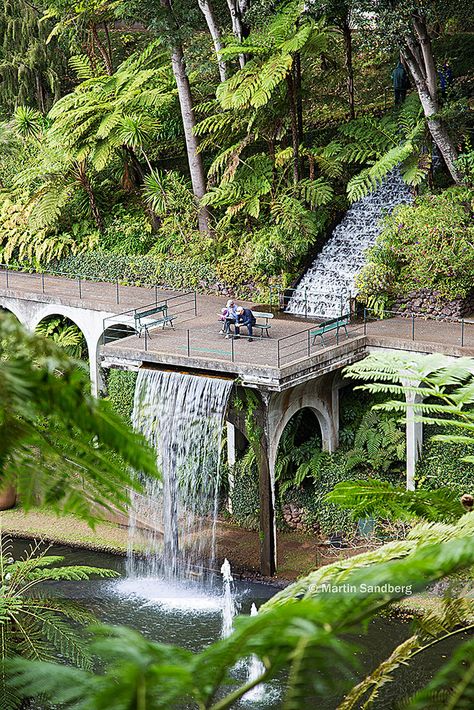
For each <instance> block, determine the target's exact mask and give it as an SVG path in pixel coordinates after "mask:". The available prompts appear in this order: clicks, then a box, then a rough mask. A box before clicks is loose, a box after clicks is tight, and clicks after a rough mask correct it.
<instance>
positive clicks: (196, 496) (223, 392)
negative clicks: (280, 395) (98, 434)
mask: <svg viewBox="0 0 474 710" xmlns="http://www.w3.org/2000/svg"><path fill="white" fill-rule="evenodd" d="M232 385H233V382H232V381H231V380H223V379H218V378H214V377H213V378H211V377H200V376H196V375H187V374H181V373H178V372H163V371H159V370H147V369H141V370H140V371H139V373H138V379H137V384H136V389H135V400H134V410H133V425H134V427H135V429H136V430H137V431H140V432H142V433H143V434H144V436H145V437H146V439H147V440H148V441H149V442H150V443H151V444H152V446H154V448H155V449H156V452H157V460H158V466H159V468H160V470H161V473H162V481H155V480H151V479H148V478H147V479H145V480H144V486H145V495H143V494H134V495H133V500H132V505H131V511H130V540H131V544H130V549H129V555H128V573H129V575H130V576H152V577H157V576H165V577H172V578H176V577H186V576H187V575H189V574H190V573H193V574H195V573H199V572H202V571H204V570H206V569H209V568H210V567H211V566H212V562H213V557H214V543H215V526H216V516H217V503H218V488H219V470H220V456H221V437H222V430H223V424H224V416H225V411H226V407H227V401H228V398H229V395H230V390H231V388H232ZM133 541H134V542H137V541H139V542H141V545H142V547H143V546H144V548H145V553H146V554H145V556H143V555H140V556H139V555H134V554H133V552H132V549H133Z"/></svg>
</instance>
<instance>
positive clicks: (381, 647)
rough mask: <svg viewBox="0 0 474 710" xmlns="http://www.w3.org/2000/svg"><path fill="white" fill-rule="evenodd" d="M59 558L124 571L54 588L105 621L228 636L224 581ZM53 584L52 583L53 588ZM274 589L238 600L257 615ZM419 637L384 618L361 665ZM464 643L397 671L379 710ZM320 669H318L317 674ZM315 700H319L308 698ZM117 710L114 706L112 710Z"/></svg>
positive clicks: (258, 709)
mask: <svg viewBox="0 0 474 710" xmlns="http://www.w3.org/2000/svg"><path fill="white" fill-rule="evenodd" d="M30 544H31V543H30V541H27V540H15V541H14V543H13V554H14V557H15V558H17V557H19V556H20V555H21V554H22V553H23V551H24V550H25V549H27V548H28V547H29V545H30ZM51 554H59V555H64V556H65V558H66V563H67V564H86V565H91V566H97V567H107V568H109V569H114V570H117V571H118V572H119V573H120V574H121V575H123V576H122V577H120V578H118V579H115V580H92V581H88V582H55V583H50V584H48V585H47V588H48V593H49V594H51V593H52V594H55V595H56V594H57V595H60V596H63V597H67V598H69V599H74V600H75V601H76V602H78V603H79V604H81V605H83V606H84V607H85V608H87V609H88V610H90V611H92V612H93V613H94V614H95V615H96V616H97V618H98V619H99V620H100V621H103V622H105V623H108V624H117V625H125V626H130V627H132V628H134V629H137V630H138V631H140V632H141V633H142V634H144V635H145V636H146V637H148V638H150V639H153V640H156V641H159V642H162V643H170V644H175V645H180V646H184V647H186V648H188V649H190V650H193V651H199V650H200V649H202V648H203V647H205V646H206V645H207V644H209V643H212V642H213V641H215V640H217V639H218V638H219V637H220V636H221V633H222V624H223V618H222V606H223V585H222V580H221V579H220V578H216V579H215V580H214V581H213V584H212V586H211V587H210V588H209V589H207V590H206V591H204V590H203V588H202V584H201V583H200V582H199V581H190V582H187V583H179V584H178V583H176V584H175V583H173V584H170V583H168V582H164V581H163V580H156V579H141V580H137V579H130V578H126V577H125V562H126V560H125V558H124V557H121V556H118V555H113V554H107V553H103V552H94V551H90V550H79V549H76V548H69V547H66V546H61V545H55V546H54V547H52V548H51ZM45 586H46V585H45ZM276 591H277V590H276V588H275V587H273V586H271V585H266V584H259V583H254V582H246V581H239V580H236V581H235V582H234V599H235V601H236V605H237V608H238V610H239V613H242V614H249V613H250V609H251V606H252V604H253V603H254V604H255V605H256V606H257V608H258V607H260V605H261V604H263V603H264V602H265V601H266V600H267V599H269V598H270V597H271V596H272V595H273V594H274V593H275V592H276ZM410 633H411V624H409V623H406V622H401V621H398V620H393V619H385V618H381V619H377V620H376V621H374V622H373V623H372V624H371V625H370V626H369V629H368V632H367V634H366V635H361V636H359V637H357V638H355V639H352V640H353V641H354V642H355V643H356V644H358V645H359V647H360V649H361V650H360V651H358V652H357V654H358V655H359V657H360V663H361V667H362V668H363V669H364V671H367V672H369V671H370V670H372V669H373V668H375V667H376V665H377V664H378V663H379V662H380V661H381V660H383V659H384V658H387V657H388V656H389V655H390V653H391V652H392V650H393V649H394V648H395V646H396V645H397V644H399V643H401V642H402V641H403V640H404V639H406V638H407V637H408V636H409V635H410ZM460 640H461V639H460V638H458V637H455V638H454V639H450V640H449V641H446V642H444V643H443V644H439V645H437V646H436V647H434V648H433V649H430V651H428V652H425V653H424V654H421V655H420V656H419V657H418V658H417V662H416V663H413V664H412V665H411V666H408V667H404V668H402V669H400V670H399V671H397V673H396V676H395V681H394V682H393V683H389V684H388V685H387V686H386V688H385V689H383V691H382V692H381V694H380V699H379V701H378V702H377V704H376V705H375V706H374V707H376V708H378V709H380V710H381V709H382V708H384V709H385V710H386V709H387V708H394V707H396V705H397V704H398V701H399V700H400V698H404V697H407V696H410V695H411V694H413V693H414V692H416V690H418V689H419V688H420V687H421V686H422V684H423V683H424V682H426V681H427V680H429V678H431V677H432V675H433V673H434V672H435V671H436V670H437V669H438V668H439V667H440V665H441V664H442V663H443V662H444V661H445V660H446V659H447V658H449V657H450V655H451V653H452V651H453V650H454V649H455V647H456V645H457V644H458V643H459V642H460ZM315 672H317V669H315ZM247 673H248V669H247V668H245V667H243V668H240V669H237V670H236V677H237V678H239V680H242V681H244V680H245V678H246V676H247ZM283 685H284V679H283V678H282V677H280V678H277V679H276V680H275V681H273V682H272V683H271V684H268V685H267V686H266V687H265V689H264V691H263V693H261V697H259V698H258V699H256V700H253V701H242V702H241V703H240V704H239V705H236V706H235V707H239V708H255V710H269V709H270V708H279V707H280V704H281V703H280V699H281V697H282V688H283ZM308 700H309V701H311V699H310V698H309V699H308ZM336 706H337V702H336V700H335V699H330V698H328V699H327V700H326V701H324V702H321V701H318V704H317V707H318V708H319V709H321V710H333V709H334V708H335V707H336ZM111 710H113V708H111Z"/></svg>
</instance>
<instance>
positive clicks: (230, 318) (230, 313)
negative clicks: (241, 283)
mask: <svg viewBox="0 0 474 710" xmlns="http://www.w3.org/2000/svg"><path fill="white" fill-rule="evenodd" d="M225 309H226V311H227V315H226V317H225V321H224V327H223V332H224V333H225V337H226V338H230V333H231V331H230V327H231V325H235V324H236V323H237V310H238V309H237V306H236V305H235V301H233V300H232V299H230V300H229V301H227V303H226V306H225Z"/></svg>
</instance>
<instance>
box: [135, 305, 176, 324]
mask: <svg viewBox="0 0 474 710" xmlns="http://www.w3.org/2000/svg"><path fill="white" fill-rule="evenodd" d="M159 314H161V315H162V316H163V317H164V318H165V317H166V316H167V314H168V306H154V308H148V309H147V310H146V311H140V313H135V320H138V321H139V320H141V319H142V318H148V316H155V315H159Z"/></svg>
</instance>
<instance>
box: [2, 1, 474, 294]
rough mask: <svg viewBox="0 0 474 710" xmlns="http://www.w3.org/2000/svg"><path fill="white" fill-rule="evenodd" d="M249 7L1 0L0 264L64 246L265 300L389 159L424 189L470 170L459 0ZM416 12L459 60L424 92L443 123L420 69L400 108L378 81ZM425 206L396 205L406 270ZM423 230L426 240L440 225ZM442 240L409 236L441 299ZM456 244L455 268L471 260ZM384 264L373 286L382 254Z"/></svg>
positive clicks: (111, 271)
mask: <svg viewBox="0 0 474 710" xmlns="http://www.w3.org/2000/svg"><path fill="white" fill-rule="evenodd" d="M231 4H232V3H231ZM241 4H242V8H241V9H240V10H238V11H236V13H235V12H234V14H233V15H231V13H230V12H229V7H230V5H229V3H226V2H224V0H219V1H218V2H216V1H214V3H213V7H212V8H211V7H210V5H209V8H210V9H209V12H210V15H209V14H207V15H206V12H207V10H206V8H207V7H208V3H207V2H204V1H202V2H201V1H200V2H198V0H192V2H191V0H190V2H188V3H184V2H182V1H181V0H175V1H174V3H173V7H172V12H170V8H171V5H170V4H169V3H167V2H162V3H157V2H156V3H151V2H144V3H139V4H137V3H135V2H130V1H129V0H123V1H121V2H108V0H105V2H95V0H94V1H91V2H89V1H88V2H85V3H80V4H77V5H74V6H71V5H70V4H69V3H64V2H63V1H62V0H40V1H39V2H38V3H35V4H34V6H33V5H32V4H31V3H28V2H25V1H24V0H9V2H7V3H6V4H5V7H4V9H3V10H2V11H1V12H0V28H1V29H3V30H4V31H3V43H2V46H1V48H0V76H1V81H0V157H1V161H2V174H1V176H0V187H1V191H0V258H1V259H2V260H3V261H6V262H9V263H13V264H18V263H21V264H27V265H33V266H36V267H38V266H46V265H49V266H50V267H51V266H52V265H56V266H58V267H59V268H62V267H63V263H64V261H65V264H66V267H67V265H68V264H69V265H70V268H71V269H73V268H74V269H76V273H84V272H85V273H91V275H93V276H95V277H99V276H100V275H102V274H106V275H107V276H111V277H112V278H114V277H115V276H117V277H119V278H120V279H121V280H122V279H123V280H124V282H126V283H151V282H152V283H153V285H154V284H155V283H158V284H160V285H169V286H172V287H175V288H176V287H183V288H185V287H189V286H196V287H197V288H199V289H202V290H215V289H219V288H221V287H224V288H228V287H231V288H234V291H235V292H238V293H239V295H242V296H247V295H255V296H256V297H257V298H258V297H259V293H262V292H263V291H264V290H265V289H266V288H267V286H268V283H269V281H270V283H271V282H278V283H281V284H282V285H284V286H286V285H288V284H290V283H291V282H292V281H293V280H294V278H295V277H296V276H297V275H298V273H299V272H300V271H301V269H302V267H303V265H304V264H305V263H306V261H307V259H308V257H309V256H310V255H311V254H312V253H314V251H315V250H317V249H318V248H320V245H321V241H322V237H323V236H324V235H325V232H326V230H327V228H328V225H329V224H330V223H331V222H332V220H333V219H334V218H335V217H336V216H337V215H339V214H340V213H341V211H342V210H343V209H344V208H345V207H346V205H347V202H348V200H354V199H358V198H359V197H361V196H362V195H364V194H366V193H367V192H368V191H369V190H371V189H373V188H374V187H375V186H376V185H377V184H378V183H379V182H380V180H382V179H383V177H384V176H385V175H386V174H387V172H388V171H390V170H391V169H392V168H393V167H394V166H396V165H398V164H400V165H401V170H402V174H403V176H404V178H405V179H406V181H407V182H408V183H409V184H411V185H413V186H414V187H415V188H417V189H418V188H419V189H420V190H422V191H423V190H426V189H429V190H432V189H436V185H442V184H443V183H444V184H446V181H447V180H448V181H449V179H451V178H453V179H455V181H456V182H461V181H462V180H469V179H471V178H470V176H471V177H472V162H473V161H472V150H471V144H470V141H469V135H470V132H471V130H472V126H473V117H472V111H470V110H469V100H470V97H471V96H472V81H471V79H472V66H471V65H470V63H469V56H470V55H469V47H470V46H471V43H472V38H471V35H470V34H469V29H470V23H471V22H472V19H470V18H469V16H468V15H466V13H462V12H461V10H460V9H459V8H457V7H455V6H454V5H450V6H449V9H446V6H445V4H444V3H441V2H437V1H436V2H435V3H431V5H430V7H429V8H428V7H425V4H423V7H421V10H420V13H419V14H418V15H416V12H415V9H414V7H412V6H411V5H409V4H407V5H405V4H403V3H401V2H398V1H397V3H395V5H394V6H393V7H389V6H388V5H387V3H385V2H382V1H380V2H377V3H375V5H374V7H373V8H371V10H372V11H373V14H372V22H371V23H367V21H366V12H367V6H366V5H367V3H366V1H365V0H357V2H356V1H354V0H351V1H350V2H345V1H344V2H342V1H341V2H339V1H336V0H335V1H334V2H332V1H331V2H319V0H314V1H313V2H310V3H303V2H302V0H281V1H279V2H276V3H267V2H260V1H257V0H253V2H251V3H248V2H243V3H241ZM242 12H243V13H244V14H243V15H242V16H241V13H242ZM420 22H421V23H422V28H424V29H423V31H426V32H427V33H428V43H426V42H425V43H424V44H423V46H424V47H425V48H426V49H427V51H428V53H431V51H433V56H434V58H433V66H435V64H437V65H438V66H440V65H441V63H442V62H443V61H444V60H446V59H447V60H450V61H451V63H452V67H453V71H454V75H455V82H454V85H453V86H452V87H450V90H449V92H448V94H447V95H446V96H444V97H442V106H441V104H440V97H439V96H438V95H437V93H439V92H438V91H437V88H436V86H435V87H434V88H433V87H431V88H432V91H434V94H435V95H433V97H432V100H433V102H434V104H433V105H434V106H435V108H436V107H438V108H439V107H440V106H441V108H442V110H440V111H438V113H439V119H438V118H436V119H430V118H429V116H428V113H427V109H426V106H425V104H424V103H423V100H422V101H421V102H420V100H419V98H420V97H421V98H423V97H422V92H421V93H420V91H421V90H420V87H419V86H418V84H417V83H416V82H413V91H412V93H411V95H410V96H409V97H408V99H407V101H406V102H405V104H404V106H403V107H401V109H400V110H399V111H393V110H392V97H391V92H390V91H387V86H388V85H389V83H390V73H391V70H392V68H393V65H394V63H395V61H396V58H397V57H398V52H399V50H400V49H402V50H403V49H404V48H406V47H405V45H406V42H407V41H408V40H407V36H408V34H409V35H410V36H411V37H412V40H413V38H414V37H416V41H417V42H420V43H423V42H422V39H420V37H419V36H418V35H417V32H418V31H419V23H420ZM417 23H418V24H417ZM178 28H179V29H178ZM387 28H390V31H388V29H387ZM407 33H408V34H407ZM430 39H433V40H434V41H433V43H432V45H431V43H430V41H429V40H430ZM178 56H179V57H181V58H180V59H179V62H177V63H176V62H174V63H173V62H172V61H171V58H172V57H178ZM471 64H472V62H471ZM178 65H179V67H181V69H182V74H183V76H181V77H179V76H177V74H176V72H177V66H178ZM434 83H435V84H436V77H435V82H434ZM415 89H416V90H415ZM185 94H186V96H185ZM183 101H184V104H183ZM186 102H187V104H186ZM185 104H186V105H188V104H189V106H190V110H189V111H187V112H186V111H185V112H184V113H182V112H181V107H182V106H183V105H185ZM436 110H437V109H436ZM438 113H436V111H435V115H436V116H438ZM433 120H434V121H435V123H436V125H437V130H438V129H439V131H441V134H442V135H443V140H441V139H440V138H439V137H437V135H438V134H437V133H436V132H433V130H432V123H433ZM439 131H438V132H439ZM434 144H437V145H438V149H440V150H441V152H442V153H443V150H442V149H441V148H440V145H441V146H442V145H444V144H447V145H448V144H449V151H448V152H449V155H445V154H444V153H443V155H444V159H445V161H446V165H447V167H448V171H449V173H450V174H451V178H450V177H448V176H447V175H445V176H444V178H443V177H441V176H440V172H442V171H438V174H435V175H434V178H435V183H436V185H435V186H433V182H432V178H433V175H432V171H431V168H432V159H431V156H432V155H433V145H434ZM459 153H461V156H460V157H459V155H458V154H459ZM457 157H459V160H458V162H457V163H456V160H455V158H457ZM186 163H187V164H188V166H187V167H186ZM456 165H457V168H456ZM439 215H440V212H437V214H436V216H434V217H433V220H436V219H437V217H438V216H439ZM453 220H454V221H455V220H456V216H455V215H453ZM420 221H422V217H421V215H420V219H419V220H418V222H416V221H413V222H410V221H409V219H408V217H407V226H406V230H405V231H406V232H407V236H406V238H404V247H403V254H401V255H400V265H399V267H398V269H399V270H400V271H404V268H405V267H404V262H403V259H405V258H407V259H409V258H410V256H411V252H410V250H409V246H408V243H409V242H410V240H412V239H413V238H414V237H413V232H414V231H415V230H417V229H418V227H419V222H420ZM459 226H460V225H459ZM408 233H409V234H408ZM452 236H453V238H454V233H453V235H452ZM422 238H423V239H424V240H425V241H426V244H427V247H429V245H430V244H431V241H430V240H436V238H437V237H436V235H435V236H433V235H431V234H426V236H424V235H422ZM447 241H448V245H447V246H446V249H445V250H444V252H443V258H441V259H440V262H439V263H437V264H436V268H435V269H434V270H433V269H432V268H431V267H432V260H430V259H428V258H427V259H424V257H423V250H418V252H417V254H416V256H417V261H418V264H417V269H416V272H417V273H415V275H414V277H413V278H417V279H418V278H421V277H423V275H424V276H427V275H428V274H433V275H432V277H431V282H432V283H433V284H434V283H435V282H438V281H439V282H440V283H441V288H440V290H441V291H442V292H443V295H444V292H445V291H446V292H447V289H448V286H446V288H445V285H443V284H444V281H445V276H446V273H445V268H444V261H443V259H444V256H449V252H450V249H451V250H452V251H455V250H456V249H457V247H454V246H449V240H447ZM412 251H416V250H414V249H412ZM409 252H410V253H409ZM456 256H457V257H458V262H459V263H457V264H456V267H455V272H454V277H455V279H454V281H456V274H458V273H459V274H460V273H461V270H462V268H463V267H467V268H469V269H470V268H471V264H470V263H468V260H469V259H468V256H467V255H466V258H465V259H464V261H463V262H462V263H461V258H460V254H456ZM139 257H140V258H142V259H143V260H142V261H139V262H138V261H137V262H136V261H135V259H138V258H139ZM120 258H123V259H124V260H125V261H120ZM109 261H110V263H111V265H110V267H109V266H106V265H107V263H108V262H109ZM379 262H380V263H379ZM402 262H403V263H402ZM381 264H385V261H384V259H383V258H381V259H379V261H378V262H377V268H376V269H374V271H375V272H376V274H375V278H372V277H371V278H369V279H368V282H369V281H370V283H371V284H376V282H377V280H378V278H379V276H378V275H380V273H381V271H383V270H384V269H385V270H386V269H387V268H388V265H387V266H381ZM122 267H123V268H122ZM458 267H459V268H458ZM391 268H392V266H390V269H391ZM469 273H470V272H469ZM382 276H385V271H383V274H382ZM404 276H405V275H404V274H402V275H401V276H400V277H399V281H400V283H402V281H403V279H404ZM397 278H398V277H397ZM460 278H461V277H460ZM366 280H367V279H366ZM458 286H459V288H464V287H465V284H464V282H463V283H460V284H457V283H454V285H453V286H452V287H449V288H450V292H452V291H453V289H455V288H458ZM374 287H376V286H374ZM443 289H444V290H443Z"/></svg>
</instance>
